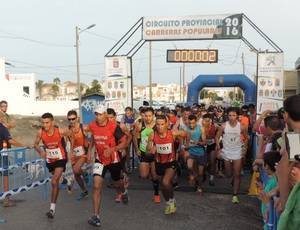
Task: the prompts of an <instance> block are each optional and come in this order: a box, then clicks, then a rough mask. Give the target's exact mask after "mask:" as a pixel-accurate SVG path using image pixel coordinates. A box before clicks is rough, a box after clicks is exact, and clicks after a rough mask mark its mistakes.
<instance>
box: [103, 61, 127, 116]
mask: <svg viewBox="0 0 300 230" xmlns="http://www.w3.org/2000/svg"><path fill="white" fill-rule="evenodd" d="M130 62H131V59H129V58H127V57H126V56H114V57H105V101H106V102H107V103H108V104H113V105H114V106H113V107H111V106H110V107H111V108H113V109H115V111H116V112H117V113H118V114H122V113H124V109H125V108H126V107H127V106H131V70H130V69H131V67H130V66H131V65H130ZM112 102H113V103H112ZM115 105H118V106H115Z"/></svg>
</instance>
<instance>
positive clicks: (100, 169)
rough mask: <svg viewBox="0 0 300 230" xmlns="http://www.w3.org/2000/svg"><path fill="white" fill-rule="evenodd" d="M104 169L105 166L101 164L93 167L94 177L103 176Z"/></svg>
mask: <svg viewBox="0 0 300 230" xmlns="http://www.w3.org/2000/svg"><path fill="white" fill-rule="evenodd" d="M103 169H104V165H103V164H101V163H95V164H94V167H93V174H94V175H99V176H102V173H103Z"/></svg>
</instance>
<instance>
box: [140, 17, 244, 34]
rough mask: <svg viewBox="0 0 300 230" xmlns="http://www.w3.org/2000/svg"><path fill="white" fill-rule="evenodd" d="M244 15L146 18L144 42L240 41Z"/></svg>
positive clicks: (144, 22) (144, 21)
mask: <svg viewBox="0 0 300 230" xmlns="http://www.w3.org/2000/svg"><path fill="white" fill-rule="evenodd" d="M242 24H243V20H242V14H221V15H199V16H185V17H146V18H144V19H143V39H144V40H186V39H239V38H241V37H242Z"/></svg>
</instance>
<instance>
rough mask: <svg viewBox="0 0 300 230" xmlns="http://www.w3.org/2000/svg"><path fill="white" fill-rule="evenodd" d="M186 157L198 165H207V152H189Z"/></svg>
mask: <svg viewBox="0 0 300 230" xmlns="http://www.w3.org/2000/svg"><path fill="white" fill-rule="evenodd" d="M188 159H192V160H193V161H194V162H196V164H197V165H198V166H206V165H207V154H206V153H205V154H203V155H201V156H196V155H192V154H190V155H189V157H188Z"/></svg>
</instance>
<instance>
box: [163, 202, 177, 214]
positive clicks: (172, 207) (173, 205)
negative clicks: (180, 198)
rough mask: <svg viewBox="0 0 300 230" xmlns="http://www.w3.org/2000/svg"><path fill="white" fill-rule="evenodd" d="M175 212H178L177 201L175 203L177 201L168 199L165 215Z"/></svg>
mask: <svg viewBox="0 0 300 230" xmlns="http://www.w3.org/2000/svg"><path fill="white" fill-rule="evenodd" d="M175 212H176V203H175V201H173V202H170V201H168V202H167V203H166V207H165V215H170V214H172V213H175Z"/></svg>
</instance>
